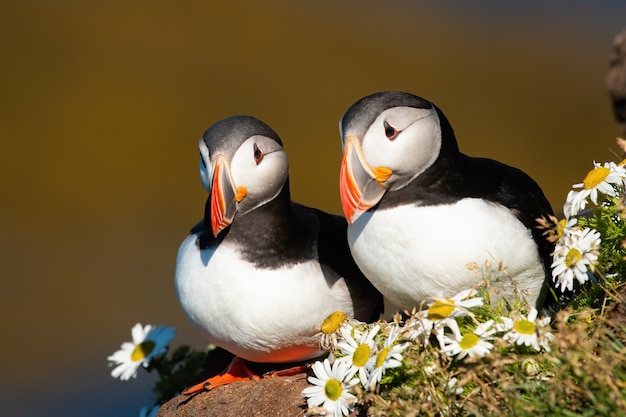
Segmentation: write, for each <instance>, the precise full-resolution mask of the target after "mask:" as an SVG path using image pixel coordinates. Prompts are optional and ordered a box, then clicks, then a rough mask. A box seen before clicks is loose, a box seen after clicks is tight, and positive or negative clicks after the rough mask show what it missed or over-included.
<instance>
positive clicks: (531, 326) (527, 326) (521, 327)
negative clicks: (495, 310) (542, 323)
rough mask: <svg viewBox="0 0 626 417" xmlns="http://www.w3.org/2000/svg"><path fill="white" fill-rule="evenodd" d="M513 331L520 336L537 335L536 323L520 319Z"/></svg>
mask: <svg viewBox="0 0 626 417" xmlns="http://www.w3.org/2000/svg"><path fill="white" fill-rule="evenodd" d="M513 329H514V330H515V331H516V332H517V333H519V334H535V323H533V322H532V321H530V320H526V319H520V320H517V321H516V322H515V325H514V326H513Z"/></svg>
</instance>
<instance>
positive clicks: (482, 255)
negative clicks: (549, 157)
mask: <svg viewBox="0 0 626 417" xmlns="http://www.w3.org/2000/svg"><path fill="white" fill-rule="evenodd" d="M348 241H349V244H350V249H351V251H352V255H353V256H354V258H355V261H356V262H357V264H358V265H359V267H360V268H361V270H362V271H363V272H364V274H365V275H366V276H367V277H368V278H369V279H370V281H371V282H372V283H373V284H374V285H375V286H376V287H377V288H378V289H379V290H380V291H381V292H382V293H383V294H384V295H385V296H386V297H387V298H388V299H389V300H390V301H392V302H393V303H394V304H396V305H398V306H400V307H403V308H411V307H413V306H419V304H420V303H421V302H422V301H423V300H424V299H426V298H428V297H432V296H438V297H441V296H445V297H451V296H453V295H455V294H457V293H458V292H460V291H461V290H464V289H468V288H471V287H473V286H474V285H476V283H477V282H478V281H480V280H481V279H484V276H483V275H479V276H475V272H476V271H472V270H469V269H468V268H467V266H468V264H470V263H477V264H478V265H480V266H482V265H484V264H485V261H490V262H491V263H492V264H493V265H494V267H497V265H498V263H499V262H502V265H504V266H505V267H506V268H507V271H508V273H509V275H510V276H511V277H512V278H514V279H515V280H516V282H517V285H518V288H519V289H521V290H528V291H529V292H530V293H531V296H530V297H527V300H528V301H529V302H530V303H531V304H534V303H535V301H536V298H537V297H538V295H539V293H540V290H541V287H542V284H543V280H544V276H545V275H544V270H543V265H542V263H541V260H540V258H539V255H538V253H537V246H536V244H535V242H534V241H533V239H532V236H531V234H530V231H529V230H528V229H526V227H525V226H524V225H523V224H522V223H521V222H519V221H518V220H517V219H516V218H515V216H513V214H511V213H510V211H509V210H508V209H507V208H505V207H503V206H501V205H497V204H493V203H488V202H485V201H484V200H481V199H464V200H460V201H459V202H457V203H455V204H452V205H443V206H429V207H415V206H400V207H396V208H393V209H391V210H377V211H375V212H373V213H371V212H367V213H365V214H363V215H362V216H361V217H360V218H359V219H357V221H356V222H355V224H354V225H352V226H351V227H350V228H349V229H348ZM500 285H502V287H504V288H505V291H506V296H509V297H510V296H511V295H512V291H513V287H512V284H511V282H510V280H507V281H506V282H502V283H501V284H500Z"/></svg>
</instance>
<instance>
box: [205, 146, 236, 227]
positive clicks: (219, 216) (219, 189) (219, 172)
mask: <svg viewBox="0 0 626 417" xmlns="http://www.w3.org/2000/svg"><path fill="white" fill-rule="evenodd" d="M236 211H237V190H236V188H235V184H234V183H233V179H232V177H231V174H230V169H229V168H228V162H227V160H226V159H225V158H224V157H222V156H218V157H217V160H216V161H215V168H214V169H213V180H212V184H211V229H212V230H213V236H215V237H217V235H218V234H219V233H220V232H221V231H222V230H224V229H225V228H226V227H227V226H228V225H229V224H230V223H231V222H232V221H233V218H234V217H235V212H236Z"/></svg>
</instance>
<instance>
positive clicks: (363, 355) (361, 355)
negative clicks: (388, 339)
mask: <svg viewBox="0 0 626 417" xmlns="http://www.w3.org/2000/svg"><path fill="white" fill-rule="evenodd" d="M371 353H372V350H371V349H370V347H369V345H368V344H366V343H362V344H360V345H359V346H357V348H356V349H354V353H353V354H352V363H353V364H354V365H355V366H358V367H361V366H365V364H366V363H367V360H368V359H369V358H370V354H371Z"/></svg>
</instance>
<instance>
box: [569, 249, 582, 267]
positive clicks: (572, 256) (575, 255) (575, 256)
mask: <svg viewBox="0 0 626 417" xmlns="http://www.w3.org/2000/svg"><path fill="white" fill-rule="evenodd" d="M582 258H583V255H582V254H581V253H580V251H579V250H578V249H576V248H571V249H570V250H569V251H568V252H567V255H565V266H566V267H568V268H571V267H572V266H573V265H576V263H577V262H578V261H580V260H581V259H582Z"/></svg>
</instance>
